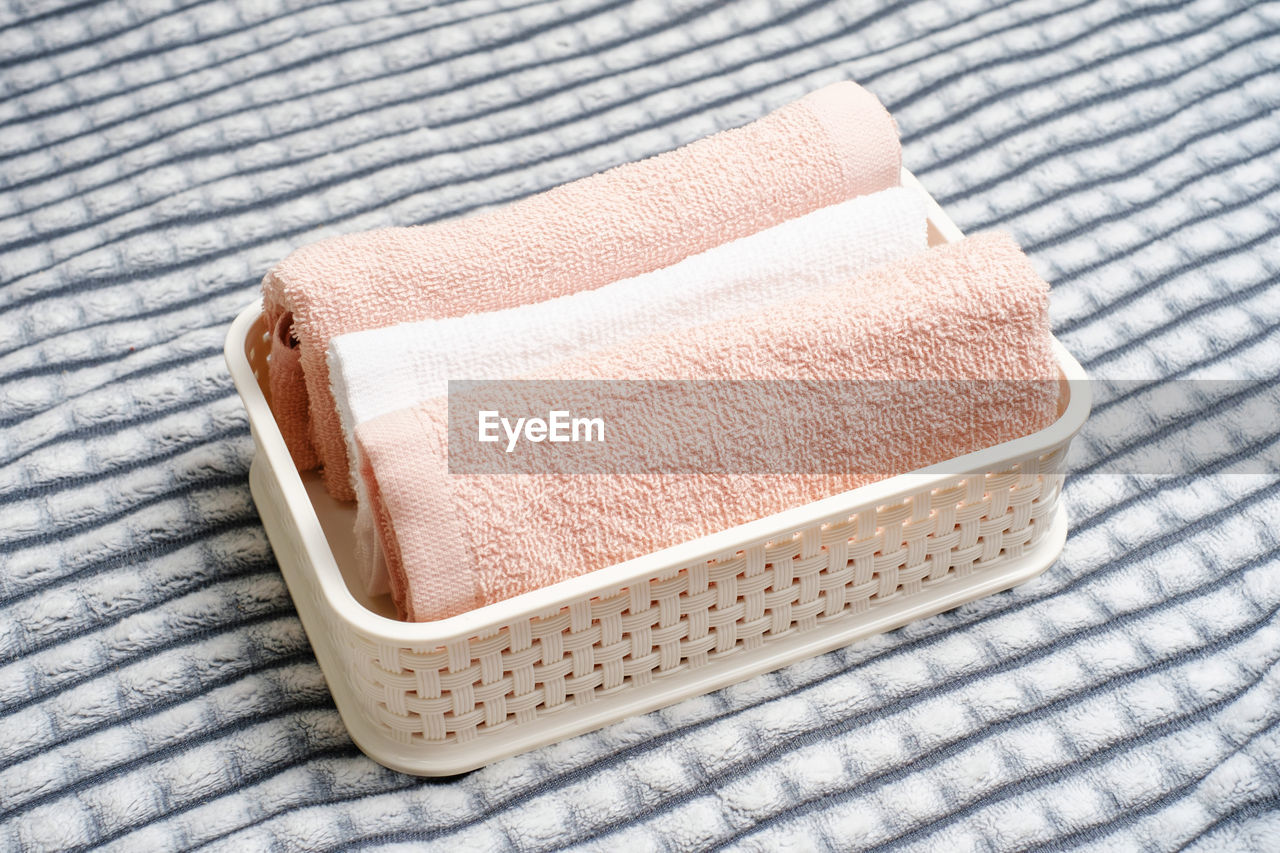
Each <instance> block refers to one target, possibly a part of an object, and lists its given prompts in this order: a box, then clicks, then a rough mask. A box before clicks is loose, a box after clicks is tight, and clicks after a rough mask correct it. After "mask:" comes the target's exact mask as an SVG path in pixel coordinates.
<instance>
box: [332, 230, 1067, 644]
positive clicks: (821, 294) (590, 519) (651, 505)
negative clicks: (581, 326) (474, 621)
mask: <svg viewBox="0 0 1280 853" xmlns="http://www.w3.org/2000/svg"><path fill="white" fill-rule="evenodd" d="M1048 291H1049V288H1048V286H1047V285H1046V284H1045V282H1044V281H1043V280H1042V279H1040V277H1039V276H1037V275H1036V273H1035V271H1034V270H1033V269H1032V268H1031V264H1030V262H1029V261H1028V260H1027V258H1026V256H1024V255H1023V254H1022V252H1020V251H1019V250H1018V248H1017V246H1016V245H1014V243H1013V241H1012V239H1010V238H1009V237H1008V236H1007V235H1004V234H1000V233H991V234H982V235H978V236H975V237H970V238H968V239H966V240H963V241H961V242H959V243H957V244H955V245H950V246H942V247H939V248H936V249H933V250H930V251H928V252H923V253H920V254H917V255H914V256H912V257H910V258H907V259H904V260H901V261H896V262H893V263H889V264H885V265H883V266H880V267H876V268H875V269H873V270H871V271H869V272H867V273H865V274H863V275H860V276H857V277H855V278H852V279H849V280H846V281H843V282H836V283H833V284H832V285H830V286H828V287H827V288H825V289H823V290H820V291H816V292H813V293H810V294H806V295H804V296H800V297H797V298H795V299H793V300H792V301H789V302H785V303H780V304H777V305H771V306H768V307H765V308H760V309H756V310H754V311H751V312H748V313H743V314H739V315H737V316H734V317H730V318H727V319H724V320H721V321H719V322H716V323H712V324H708V325H705V326H699V327H696V328H692V329H686V330H680V331H676V332H669V333H665V334H657V335H653V336H650V337H646V338H643V339H638V340H635V341H631V342H629V343H626V344H623V345H620V346H618V347H613V348H610V349H608V350H606V351H603V352H599V353H595V354H592V355H587V356H583V357H580V358H576V359H572V360H570V361H567V362H561V363H557V364H555V365H552V366H550V367H547V368H544V369H542V370H540V371H536V372H535V373H534V374H532V375H533V376H535V377H551V378H555V379H573V380H583V379H599V380H612V379H649V380H670V379H673V378H676V379H682V380H702V379H712V380H714V379H737V380H858V381H853V382H843V383H825V384H822V385H820V386H817V387H816V388H815V385H814V384H812V383H810V382H805V381H788V382H780V383H759V382H754V383H742V384H741V385H730V386H728V387H727V388H725V390H724V392H723V393H722V394H720V395H719V398H718V400H717V401H716V402H713V403H710V404H709V405H711V406H712V407H713V408H714V409H715V417H714V418H711V419H708V418H707V417H706V415H705V414H704V408H703V404H704V402H705V400H704V395H708V394H714V391H715V388H714V387H703V386H702V385H699V384H696V383H690V382H687V381H686V382H667V383H664V382H658V383H655V384H653V385H648V386H643V387H641V388H639V389H638V390H637V391H635V392H634V393H633V394H626V395H625V396H626V399H614V398H613V396H612V393H611V392H610V390H609V389H608V388H604V389H603V393H601V390H600V389H601V385H599V384H597V383H587V384H586V385H572V384H565V385H557V386H556V387H555V388H554V389H547V390H548V391H549V393H550V394H551V395H552V397H553V399H554V405H556V406H563V407H564V409H565V410H567V411H569V412H575V413H577V412H590V413H591V414H593V415H596V416H599V417H601V419H602V420H603V422H604V424H605V425H606V426H605V427H604V429H606V430H608V434H607V435H605V436H604V438H605V441H606V444H604V445H597V447H599V448H601V449H602V450H603V451H604V458H603V459H601V460H600V462H601V463H604V464H605V466H606V467H605V470H609V471H619V473H608V474H604V475H601V474H598V473H589V474H587V475H585V476H582V475H580V473H579V474H575V473H574V472H575V471H576V472H581V471H582V470H583V469H581V468H575V467H574V466H575V465H576V464H577V463H576V460H575V457H574V455H572V454H573V451H572V450H569V449H567V448H551V447H550V445H544V446H545V447H546V448H548V450H549V452H547V453H545V454H541V455H539V456H538V457H537V458H538V459H539V460H540V461H539V464H538V465H536V466H531V467H526V468H521V467H517V468H514V469H510V470H515V471H528V470H535V471H538V472H539V473H533V474H529V473H506V474H498V475H496V476H475V475H472V474H466V473H463V474H454V473H451V470H453V469H451V467H450V466H452V465H458V464H460V463H462V462H464V461H466V460H468V459H472V460H476V461H483V460H481V459H477V454H476V453H475V451H481V452H485V451H488V450H489V449H491V447H488V446H486V447H482V446H481V445H480V444H478V443H475V442H474V441H466V440H465V438H468V437H470V435H474V433H471V434H470V435H468V436H465V437H464V436H461V435H459V434H458V433H450V424H449V415H450V407H451V404H452V402H453V401H452V400H446V398H443V397H436V398H434V399H431V400H428V401H426V402H425V403H422V404H420V405H418V406H414V407H412V408H409V409H399V410H396V411H394V412H391V413H390V414H387V415H384V416H382V417H379V418H375V419H373V420H372V421H369V422H367V423H365V424H363V425H362V426H360V427H359V428H357V430H356V437H357V440H358V441H359V443H360V448H361V455H362V456H363V457H364V458H366V459H367V460H368V462H367V464H366V465H364V466H362V469H361V475H362V477H368V478H370V482H369V483H367V484H366V489H365V491H366V492H367V494H368V495H369V496H370V511H371V514H372V515H373V517H374V518H375V519H376V520H377V529H378V532H379V534H380V536H381V539H382V541H381V544H382V549H381V550H382V553H383V555H384V556H385V559H386V564H387V571H388V574H389V577H390V582H391V592H392V597H393V599H394V600H395V602H396V606H397V609H398V610H399V612H400V614H401V616H402V617H403V618H406V619H411V620H415V621H430V620H433V619H443V618H445V617H448V616H453V615H456V614H458V613H461V612H463V611H465V610H470V609H472V608H474V607H479V606H482V605H485V604H492V603H494V602H496V601H502V600H504V599H507V598H511V597H512V596H515V595H519V594H520V593H522V592H528V591H530V590H533V589H538V588H540V587H544V586H549V585H551V584H553V583H557V582H559V581H562V580H565V579H567V578H570V577H576V576H578V575H582V574H585V573H587V572H589V571H592V570H593V569H602V568H605V567H607V566H610V565H613V564H614V563H619V562H622V561H623V560H629V559H632V558H634V557H639V556H643V555H644V554H648V553H651V552H653V551H657V550H659V549H661V548H667V547H670V546H672V545H678V544H680V543H681V542H686V541H688V540H690V539H694V538H696V537H698V536H703V535H706V534H708V533H714V532H716V531H718V530H726V529H728V528H730V527H734V526H736V525H739V524H744V523H746V522H748V521H752V520H754V519H758V518H763V517H765V516H767V515H772V514H773V513H776V512H781V511H782V510H785V509H789V508H792V507H798V506H802V505H804V504H807V503H811V502H813V501H817V500H821V499H822V498H825V497H830V496H831V495H835V494H839V493H841V492H845V491H848V490H849V489H853V488H856V487H858V486H861V485H865V484H866V483H869V482H874V481H875V480H877V479H881V477H882V476H883V473H884V472H890V473H906V472H908V471H912V470H915V469H917V468H923V467H925V466H926V465H932V464H934V463H937V462H943V461H945V460H947V459H951V458H954V457H957V456H962V455H964V454H965V453H970V452H972V451H975V450H980V449H982V448H983V447H991V446H994V445H996V444H1000V443H1002V442H1005V441H1011V440H1012V439H1014V438H1019V437H1021V436H1024V435H1028V434H1030V433H1032V432H1035V431H1036V430H1038V429H1042V428H1044V427H1046V426H1048V425H1049V424H1051V423H1052V422H1053V420H1054V419H1055V418H1056V417H1057V413H1058V383H1057V379H1058V366H1057V361H1056V359H1055V358H1054V355H1053V349H1052V346H1051V343H1052V339H1051V337H1050V333H1049V323H1048V313H1047V312H1048ZM901 380H960V381H954V382H952V381H946V382H939V383H936V384H934V383H929V384H926V385H925V386H924V392H923V393H908V392H907V389H906V388H905V387H904V386H903V385H902V383H901ZM966 380H967V381H966ZM972 380H999V384H996V383H992V382H986V381H972ZM543 387H544V386H543V385H542V384H541V383H532V385H529V384H525V385H521V384H519V383H516V384H514V385H513V384H511V383H497V385H496V387H495V388H494V390H493V391H492V392H491V393H492V394H493V396H492V397H491V398H489V399H492V400H495V401H497V402H496V403H495V404H494V405H495V406H497V407H498V408H499V410H500V411H504V412H537V411H547V409H545V408H541V407H540V406H538V405H536V404H535V403H534V402H533V401H534V400H536V399H537V398H538V397H539V395H540V393H541V390H542V388H543ZM619 396H620V397H621V396H623V395H622V394H619ZM711 399H716V398H714V397H713V398H711ZM459 402H460V401H459ZM796 412H798V413H800V414H799V416H798V417H797V418H796V419H795V420H796V421H797V422H798V423H789V422H788V417H787V415H788V414H791V413H796ZM725 424H730V425H734V426H730V427H729V428H728V429H729V431H730V433H731V434H735V435H736V434H738V430H739V429H741V428H743V427H745V428H746V429H747V430H749V431H750V430H754V432H751V433H750V434H751V435H752V437H753V438H758V443H757V441H745V440H738V441H735V442H734V443H733V446H732V447H727V446H726V443H725V440H724V438H723V436H721V435H720V434H719V433H716V430H718V429H724V428H725ZM800 424H803V425H805V427H804V431H803V433H802V434H803V436H804V438H803V439H802V440H801V443H802V444H805V445H809V446H810V448H811V450H810V452H813V453H817V454H820V455H822V456H823V457H824V458H826V459H831V460H833V461H834V460H844V461H845V466H844V467H837V466H836V465H834V464H833V465H832V466H831V467H830V469H829V470H828V469H826V467H824V468H823V470H817V469H815V468H810V467H807V465H806V461H807V460H806V459H805V458H804V451H803V450H801V452H800V454H799V456H797V455H795V454H794V453H793V452H792V446H793V442H792V441H791V440H789V438H790V436H789V435H788V433H790V432H791V431H792V430H797V429H798V428H799V425H800ZM467 426H470V424H469V423H468V424H467ZM472 429H474V427H473V428H472ZM710 433H715V434H710ZM671 435H677V436H680V440H678V441H669V440H668V437H669V436H671ZM459 438H462V439H463V440H457V439H459ZM610 448H617V449H610ZM622 448H628V450H626V451H624V450H623V449H622ZM498 452H499V453H500V454H501V453H502V452H503V451H502V450H501V449H499V450H498ZM632 453H638V454H639V456H640V460H641V461H638V462H633V461H632V460H630V459H628V458H627V457H628V456H630V455H631V454H632ZM499 458H500V459H508V458H510V457H504V456H500V457H499ZM608 466H620V467H608ZM744 466H745V467H744ZM591 470H593V471H594V470H600V469H599V468H596V469H591ZM543 471H545V472H547V473H541V472H543ZM566 472H567V473H566ZM664 472H665V473H664ZM779 472H780V473H779Z"/></svg>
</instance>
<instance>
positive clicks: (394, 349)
mask: <svg viewBox="0 0 1280 853" xmlns="http://www.w3.org/2000/svg"><path fill="white" fill-rule="evenodd" d="M926 245H927V240H926V223H925V212H924V199H923V198H922V197H921V195H920V194H919V193H918V192H917V191H915V190H913V189H906V188H902V187H894V188H892V189H888V190H881V191H880V192H878V193H873V194H871V195H867V196H858V197H857V198H853V199H850V200H849V201H846V202H841V203H839V204H834V205H831V206H829V207H824V208H821V209H819V210H815V211H814V212H812V213H809V214H806V215H805V216H802V217H799V218H797V219H793V220H790V221H788V222H784V223H782V224H780V225H776V226H774V227H772V228H767V229H765V230H764V231H760V232H757V233H756V234H752V235H749V236H747V237H742V238H740V239H738V240H735V241H733V242H731V243H727V244H725V245H723V246H717V247H716V248H714V249H709V250H707V251H706V252H702V253H701V254H698V255H694V256H692V257H690V258H686V259H685V260H683V261H681V262H679V263H677V264H674V265H672V266H670V267H664V268H663V269H661V270H655V271H654V272H650V273H645V274H643V275H639V276H636V277H634V278H629V279H623V280H622V281H617V282H614V283H612V284H607V285H605V286H603V287H600V288H596V289H594V290H586V291H582V292H581V293H575V294H572V295H569V296H563V297H560V298H559V299H553V300H548V301H546V302H540V303H537V304H535V305H524V306H520V307H518V308H509V309H506V310H503V311H490V312H486V313H483V314H469V315H466V316H463V317H449V318H446V319H441V320H426V321H423V322H420V323H402V324H400V325H397V326H388V327H386V328H382V329H370V330H367V331H363V332H355V333H352V334H349V335H341V336H339V337H337V338H334V339H333V340H332V341H331V342H330V344H329V376H330V381H331V384H332V390H333V398H334V401H335V402H336V404H337V408H338V415H339V419H340V420H341V422H342V431H343V438H344V440H345V441H346V444H347V449H348V462H349V463H350V470H352V471H359V463H358V461H356V445H355V427H356V426H357V425H359V424H362V423H364V422H365V421H368V420H370V419H372V418H375V417H377V416H379V415H383V414H386V413H387V412H391V411H394V410H395V409H402V408H406V407H408V406H412V405H414V404H415V403H419V402H421V401H423V400H427V399H430V398H432V397H439V396H443V395H444V394H445V393H446V390H447V384H448V380H450V379H509V378H512V377H516V376H523V375H525V374H527V373H529V372H530V371H534V370H537V369H538V368H541V367H545V366H547V365H549V364H552V363H554V362H556V361H562V360H564V359H567V358H571V357H574V356H577V355H580V354H582V353H586V352H591V351H594V350H601V349H605V348H607V347H611V346H613V345H616V344H618V343H620V342H622V341H627V340H632V339H636V338H644V337H647V336H653V335H657V334H660V333H663V332H669V331H672V330H674V329H679V328H688V327H692V326H696V325H700V324H702V323H710V322H714V321H716V320H720V319H724V318H727V317H731V316H733V315H734V314H739V313H742V312H744V311H751V310H755V309H758V308H761V307H763V306H765V305H769V304H772V303H776V302H780V301H785V300H787V299H790V298H794V297H797V296H800V295H802V294H806V293H811V292H813V291H816V290H819V289H821V288H823V287H826V286H829V285H832V284H839V283H844V282H847V281H848V280H849V279H850V278H852V277H853V276H854V275H855V274H857V273H859V272H862V271H864V270H866V269H869V268H870V267H874V266H876V265H877V264H881V263H884V262H886V261H890V260H894V259H897V258H902V257H906V256H907V255H911V254H913V253H916V252H921V251H924V249H925V247H926ZM362 482H363V480H362V478H360V477H354V478H353V483H352V485H353V487H354V489H355V493H356V498H357V502H358V512H359V519H358V521H357V523H356V547H357V552H358V554H359V558H360V564H361V566H362V568H363V570H364V571H365V572H366V576H365V577H366V586H367V588H368V591H369V593H370V594H371V595H382V594H385V593H386V592H388V587H387V585H386V584H387V578H386V570H385V567H382V566H381V561H380V560H379V559H378V556H377V554H376V552H375V549H374V547H373V541H372V539H373V520H372V516H371V515H369V514H368V511H367V510H368V496H367V495H366V494H364V492H363V490H362V488H361V483H362Z"/></svg>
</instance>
